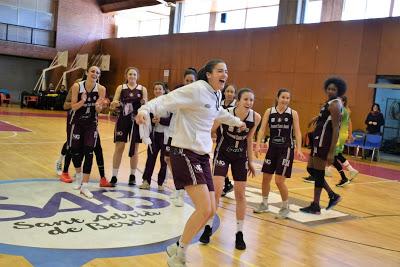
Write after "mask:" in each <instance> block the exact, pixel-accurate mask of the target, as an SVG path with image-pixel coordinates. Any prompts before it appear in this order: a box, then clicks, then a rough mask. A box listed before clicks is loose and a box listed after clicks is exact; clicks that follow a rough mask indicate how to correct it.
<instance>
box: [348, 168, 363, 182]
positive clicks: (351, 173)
mask: <svg viewBox="0 0 400 267" xmlns="http://www.w3.org/2000/svg"><path fill="white" fill-rule="evenodd" d="M349 173H350V182H352V181H353V180H354V178H356V177H357V175H358V174H359V173H360V172H359V171H357V170H351V171H349Z"/></svg>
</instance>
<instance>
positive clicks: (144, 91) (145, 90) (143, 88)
mask: <svg viewBox="0 0 400 267" xmlns="http://www.w3.org/2000/svg"><path fill="white" fill-rule="evenodd" d="M142 91H143V100H144V103H145V104H146V103H147V101H149V98H148V94H147V89H146V87H144V86H142Z"/></svg>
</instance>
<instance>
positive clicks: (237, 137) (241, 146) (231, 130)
mask: <svg viewBox="0 0 400 267" xmlns="http://www.w3.org/2000/svg"><path fill="white" fill-rule="evenodd" d="M235 110H236V107H231V108H228V112H229V113H231V114H232V115H234V116H236V114H235ZM243 122H244V123H246V129H245V130H243V131H240V130H239V128H238V127H234V126H229V125H226V124H222V125H221V126H220V129H221V133H222V134H221V137H220V138H219V140H218V142H217V147H216V152H217V153H219V151H224V152H225V153H230V154H232V155H235V156H238V157H247V135H248V134H249V132H250V130H251V129H252V128H253V127H254V123H255V112H254V110H252V109H251V110H250V111H249V113H248V114H247V116H246V118H245V119H244V120H243Z"/></svg>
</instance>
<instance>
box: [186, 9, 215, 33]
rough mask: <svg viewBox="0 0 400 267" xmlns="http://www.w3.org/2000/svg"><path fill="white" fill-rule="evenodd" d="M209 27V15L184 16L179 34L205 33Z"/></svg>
mask: <svg viewBox="0 0 400 267" xmlns="http://www.w3.org/2000/svg"><path fill="white" fill-rule="evenodd" d="M209 25H210V13H207V14H201V15H192V16H185V17H184V18H183V23H182V28H181V32H206V31H208V28H209Z"/></svg>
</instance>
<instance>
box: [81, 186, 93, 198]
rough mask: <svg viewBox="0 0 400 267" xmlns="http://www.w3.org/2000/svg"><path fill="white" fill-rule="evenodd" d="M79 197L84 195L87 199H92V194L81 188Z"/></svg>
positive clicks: (85, 188) (83, 187) (84, 187)
mask: <svg viewBox="0 0 400 267" xmlns="http://www.w3.org/2000/svg"><path fill="white" fill-rule="evenodd" d="M81 195H84V196H85V197H87V198H93V194H92V192H90V190H89V189H88V188H87V187H86V186H82V187H81Z"/></svg>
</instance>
